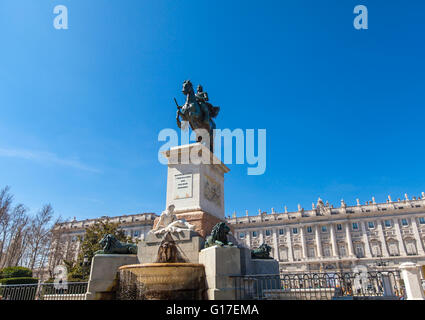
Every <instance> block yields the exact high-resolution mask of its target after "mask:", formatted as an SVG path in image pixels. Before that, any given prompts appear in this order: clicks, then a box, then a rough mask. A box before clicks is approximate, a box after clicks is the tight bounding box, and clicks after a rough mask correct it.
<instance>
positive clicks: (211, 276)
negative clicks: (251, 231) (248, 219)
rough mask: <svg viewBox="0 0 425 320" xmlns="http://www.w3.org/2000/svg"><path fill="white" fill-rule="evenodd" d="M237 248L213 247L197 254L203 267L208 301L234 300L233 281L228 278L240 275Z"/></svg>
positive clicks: (239, 259) (239, 260)
mask: <svg viewBox="0 0 425 320" xmlns="http://www.w3.org/2000/svg"><path fill="white" fill-rule="evenodd" d="M240 262H241V258H240V251H239V248H236V247H219V246H214V247H210V248H206V249H203V250H202V251H201V252H200V253H199V263H201V264H203V265H204V267H205V276H206V282H207V296H208V299H209V300H235V299H236V289H235V281H234V279H232V278H231V277H230V276H232V275H237V276H238V275H240V274H241V263H240Z"/></svg>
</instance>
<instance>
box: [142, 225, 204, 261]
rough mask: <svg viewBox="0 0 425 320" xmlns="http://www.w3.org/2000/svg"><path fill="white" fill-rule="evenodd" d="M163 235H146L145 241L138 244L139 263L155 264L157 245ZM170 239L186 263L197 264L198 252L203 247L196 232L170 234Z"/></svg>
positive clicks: (201, 240)
mask: <svg viewBox="0 0 425 320" xmlns="http://www.w3.org/2000/svg"><path fill="white" fill-rule="evenodd" d="M164 236H165V235H164V234H162V235H155V234H153V233H148V234H147V236H146V238H145V240H144V241H141V242H139V244H138V249H137V254H138V258H139V261H140V263H154V262H156V259H157V255H158V249H159V245H160V244H161V241H162V239H163V237H164ZM171 237H172V238H173V240H174V241H175V243H176V245H177V248H178V250H179V253H180V255H181V256H182V258H184V259H185V260H186V262H190V263H198V262H199V251H200V250H201V249H202V248H203V246H204V239H203V238H202V237H201V236H200V235H199V234H198V233H196V232H193V231H192V232H191V231H182V232H179V233H177V232H176V233H172V234H171Z"/></svg>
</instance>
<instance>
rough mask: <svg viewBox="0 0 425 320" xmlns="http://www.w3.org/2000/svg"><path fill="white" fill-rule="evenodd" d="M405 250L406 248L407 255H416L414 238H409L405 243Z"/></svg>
mask: <svg viewBox="0 0 425 320" xmlns="http://www.w3.org/2000/svg"><path fill="white" fill-rule="evenodd" d="M406 250H407V254H408V255H409V256H413V255H416V254H417V252H416V244H415V241H414V240H411V241H409V242H407V243H406Z"/></svg>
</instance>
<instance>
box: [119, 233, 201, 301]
mask: <svg viewBox="0 0 425 320" xmlns="http://www.w3.org/2000/svg"><path fill="white" fill-rule="evenodd" d="M182 254H184V252H182V251H181V250H179V248H178V246H177V245H176V243H175V241H174V240H173V238H172V236H171V234H170V233H167V234H166V235H165V237H164V239H163V240H162V241H161V244H160V246H159V248H158V253H157V257H156V262H155V263H146V264H140V265H128V266H123V267H121V268H120V270H119V288H118V291H117V299H119V300H200V299H203V298H204V297H205V296H204V294H205V271H204V266H203V265H201V264H197V263H188V262H186V260H185V259H184V258H183V257H182Z"/></svg>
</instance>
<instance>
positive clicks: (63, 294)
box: [0, 282, 88, 300]
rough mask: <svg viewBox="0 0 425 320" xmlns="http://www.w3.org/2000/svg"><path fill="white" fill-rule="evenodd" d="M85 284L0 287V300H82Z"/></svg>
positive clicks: (68, 283)
mask: <svg viewBox="0 0 425 320" xmlns="http://www.w3.org/2000/svg"><path fill="white" fill-rule="evenodd" d="M87 284H88V283H87V282H67V283H66V282H65V283H61V284H60V285H59V286H58V285H55V284H54V283H38V284H37V283H36V284H13V285H0V300H84V299H85V294H86V292H87Z"/></svg>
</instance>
